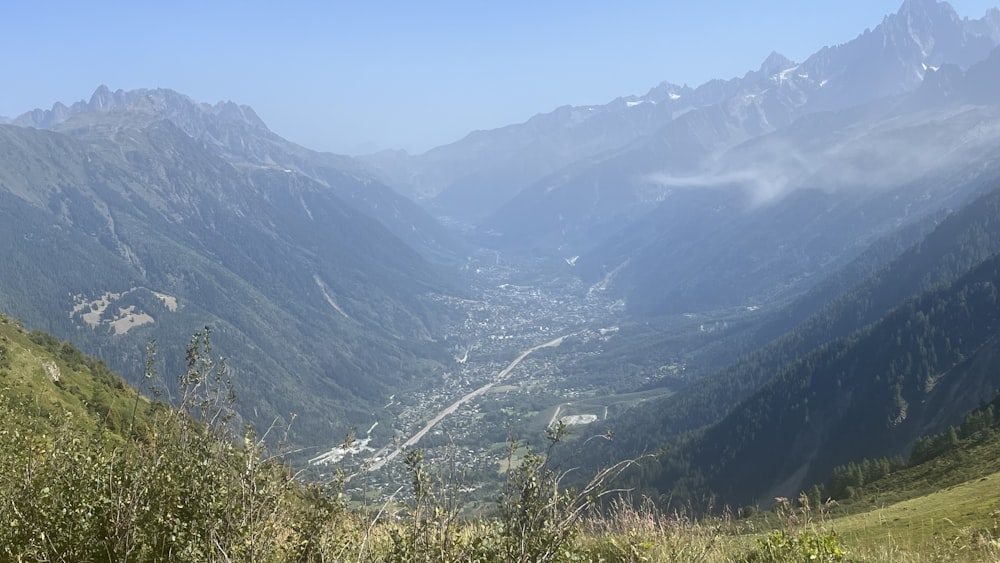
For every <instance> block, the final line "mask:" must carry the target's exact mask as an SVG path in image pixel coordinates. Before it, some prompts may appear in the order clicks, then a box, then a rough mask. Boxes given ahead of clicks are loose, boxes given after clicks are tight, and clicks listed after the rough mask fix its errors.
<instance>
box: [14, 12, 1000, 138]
mask: <svg viewBox="0 0 1000 563" xmlns="http://www.w3.org/2000/svg"><path fill="white" fill-rule="evenodd" d="M901 1H902V0H812V1H810V2H792V1H787V0H786V1H777V0H754V1H747V0H739V1H735V0H733V1H729V0H727V1H704V2H693V1H687V0H685V1H677V0H673V1H652V0H649V1H647V0H636V1H633V2H609V1H607V0H604V1H596V0H594V1H592V0H575V1H570V0H564V1H544V0H543V1H531V2H528V1H522V0H509V1H507V2H480V1H476V0H465V1H454V2H444V1H434V0H427V1H414V2H410V1H403V0H400V1H398V2H385V1H378V0H375V1H355V2H347V1H335V0H327V1H287V2H276V1H256V0H245V1H241V2H236V1H228V0H208V1H204V2H191V1H188V0H172V1H163V2H153V1H145V0H139V1H133V2H123V1H122V2H102V1H92V2H77V1H64V2H54V1H51V2H43V1H39V2H33V1H32V2H28V1H23V2H5V3H4V4H3V6H2V7H0V22H2V23H0V52H2V53H3V65H2V67H0V68H2V72H3V80H4V87H3V89H2V91H0V115H7V116H13V115H16V114H19V113H21V112H23V111H26V110H28V109H32V108H35V107H45V108H48V107H50V106H51V105H52V103H53V102H55V101H63V102H66V103H69V102H73V101H76V100H79V99H81V98H89V96H90V94H91V93H92V92H93V90H94V89H95V88H96V87H97V86H98V85H100V84H107V85H108V86H109V87H111V88H112V89H118V88H125V89H131V88H142V87H167V88H173V89H175V90H178V91H180V92H182V93H185V94H187V95H189V96H191V97H192V98H194V99H196V100H198V101H206V102H215V101H219V100H233V101H236V102H239V103H244V104H249V105H251V106H253V107H254V109H256V110H257V113H258V114H260V116H261V117H262V118H263V119H264V120H265V121H266V122H267V123H268V124H269V125H270V127H271V128H272V129H273V130H275V131H276V132H277V133H279V134H281V135H283V136H285V137H287V138H289V139H291V140H293V141H296V142H299V143H301V144H304V145H306V146H309V147H312V148H317V149H322V150H334V151H339V152H350V151H352V150H355V149H358V148H365V146H366V145H367V146H368V147H371V146H377V147H380V148H406V149H408V150H410V151H411V152H419V151H422V150H425V149H427V148H430V147H432V146H435V145H438V144H442V143H446V142H450V141H453V140H456V139H458V138H460V137H462V136H463V135H465V134H466V133H468V132H469V131H471V130H474V129H488V128H492V127H498V126H502V125H505V124H509V123H515V122H521V121H524V120H526V119H527V118H529V117H530V116H532V115H534V114H535V113H540V112H546V111H550V110H552V109H554V108H556V107H558V106H560V105H565V104H574V105H578V104H599V103H605V102H608V101H610V100H612V99H614V98H616V97H618V96H626V95H631V94H642V93H645V92H646V91H647V90H648V89H649V88H650V87H652V86H654V85H656V84H658V83H659V82H661V81H664V80H668V81H670V82H675V83H679V84H684V83H687V84H690V85H692V86H695V85H698V84H700V83H702V82H704V81H706V80H708V79H711V78H729V77H732V76H736V75H742V74H743V73H744V72H746V71H747V70H751V69H756V68H757V67H758V66H759V65H760V62H761V61H762V60H763V59H764V58H765V57H766V56H767V55H768V54H769V53H770V52H771V51H772V50H774V51H778V52H780V53H782V54H784V55H785V56H787V57H790V58H792V59H794V60H797V61H801V60H803V59H804V58H805V57H807V56H808V55H809V54H811V53H812V52H814V51H816V50H817V49H819V48H820V47H822V46H824V45H831V44H838V43H843V42H846V41H848V40H850V39H853V38H854V37H855V36H857V35H858V34H859V33H861V32H862V31H863V30H864V29H865V28H866V27H875V26H876V25H877V24H878V23H879V22H881V21H882V17H883V16H884V15H885V14H887V13H890V12H895V11H896V10H897V9H898V8H899V5H900V3H901ZM951 4H952V6H954V7H955V9H956V11H957V12H958V13H959V15H961V16H968V17H973V18H978V17H980V16H982V14H983V13H985V12H986V10H987V9H988V8H989V7H991V6H994V5H996V4H997V0H954V1H953V2H951Z"/></svg>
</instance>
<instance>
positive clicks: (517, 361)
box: [352, 334, 572, 477]
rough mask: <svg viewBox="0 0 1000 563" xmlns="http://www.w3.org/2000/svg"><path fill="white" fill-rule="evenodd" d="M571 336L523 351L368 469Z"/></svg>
mask: <svg viewBox="0 0 1000 563" xmlns="http://www.w3.org/2000/svg"><path fill="white" fill-rule="evenodd" d="M569 336H572V335H571V334H567V335H565V336H560V337H559V338H554V339H552V340H550V341H548V342H546V343H545V344H539V345H538V346H535V347H533V348H528V349H527V350H525V351H524V352H521V355H520V356H518V357H517V358H515V359H514V361H513V362H511V363H510V364H508V365H507V367H505V368H504V369H503V370H502V371H500V373H498V374H497V375H496V377H494V378H493V381H491V382H489V383H487V384H486V385H483V386H482V387H480V388H478V389H476V390H474V391H471V392H469V393H468V394H466V395H464V396H463V397H462V398H461V399H459V400H457V401H455V402H454V403H452V404H450V405H448V406H447V407H445V408H444V410H442V411H441V412H439V413H438V414H437V416H435V417H434V418H432V419H431V420H430V421H429V422H428V423H427V424H426V425H425V426H424V427H423V428H422V429H420V430H419V431H418V432H417V433H416V434H414V435H413V436H410V439H408V440H407V441H405V442H403V445H402V446H400V447H398V448H396V449H395V450H393V451H392V452H391V453H390V454H389V455H387V456H385V457H383V458H381V459H379V460H378V461H376V462H375V463H373V464H372V465H371V466H370V467H369V468H368V471H375V470H378V469H380V468H381V467H382V466H383V465H385V464H387V463H389V462H390V461H392V460H393V459H395V458H396V456H398V455H399V454H400V452H402V451H403V450H405V449H406V448H409V447H411V446H413V445H415V444H416V443H417V442H419V441H420V439H421V438H423V437H424V435H425V434H427V433H428V432H430V430H431V429H432V428H434V426H435V425H437V423H439V422H441V421H442V420H444V417H446V416H448V415H449V414H452V413H454V412H455V411H457V410H458V408H459V407H461V406H462V405H464V404H465V403H468V402H469V401H471V400H472V399H475V398H476V397H479V396H481V395H483V394H485V393H486V392H487V391H489V390H490V388H491V387H493V386H494V385H496V384H497V383H500V382H501V381H503V380H504V379H507V377H508V376H509V375H510V372H512V371H514V368H516V367H517V365H518V364H520V363H521V362H522V361H523V360H524V359H525V358H527V357H528V356H530V355H531V354H533V353H534V352H536V351H538V350H541V349H542V348H555V347H556V346H559V345H560V344H562V343H563V340H565V339H566V338H567V337H569ZM352 477H353V475H352Z"/></svg>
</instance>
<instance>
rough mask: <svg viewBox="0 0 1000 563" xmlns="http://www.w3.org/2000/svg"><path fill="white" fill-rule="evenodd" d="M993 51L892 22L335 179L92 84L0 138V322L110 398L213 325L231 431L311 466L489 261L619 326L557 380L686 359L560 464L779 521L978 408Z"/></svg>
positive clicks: (406, 370) (454, 320)
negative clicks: (227, 385)
mask: <svg viewBox="0 0 1000 563" xmlns="http://www.w3.org/2000/svg"><path fill="white" fill-rule="evenodd" d="M998 46H1000V10H997V9H993V10H991V11H989V12H987V13H986V15H985V16H983V17H982V18H980V19H974V20H972V19H967V18H961V17H959V16H958V15H957V14H956V12H955V11H954V9H952V8H951V6H950V5H948V4H947V3H944V2H937V1H935V0H906V1H905V2H903V4H902V6H901V8H900V9H899V11H898V12H896V13H894V14H890V15H888V16H886V17H885V18H884V19H883V20H882V22H881V23H880V24H879V25H877V26H875V27H874V28H872V29H870V30H866V31H864V32H863V33H862V34H860V35H858V36H857V37H856V38H855V39H853V40H851V41H849V42H847V43H844V44H842V45H838V46H832V47H827V48H824V49H822V50H820V51H818V52H817V53H815V54H813V55H812V56H810V57H808V58H807V59H806V60H805V61H803V62H800V63H799V62H795V61H792V60H789V59H787V58H786V57H784V56H782V55H780V54H777V53H773V54H771V55H770V56H768V57H767V59H766V60H765V61H764V62H763V63H762V64H761V65H760V67H759V68H758V69H756V70H752V71H750V72H747V73H746V74H745V75H744V76H742V77H736V78H731V79H728V80H721V79H720V80H713V81H710V82H707V83H705V84H703V85H701V86H698V87H689V86H687V85H684V86H678V85H675V84H671V83H668V82H664V83H661V84H660V85H658V86H656V87H654V88H652V89H651V90H650V91H649V92H648V93H646V94H645V95H642V96H626V97H621V98H618V99H616V100H614V101H612V102H610V103H608V104H605V105H602V106H585V107H570V106H566V107H561V108H558V109H556V110H554V111H552V112H550V113H547V114H542V115H537V116H535V117H533V118H531V119H529V120H528V121H526V122H525V123H521V124H515V125H510V126H507V127H504V128H500V129H496V130H491V131H477V132H473V133H470V134H469V135H468V136H467V137H465V138H463V139H461V140H459V141H456V142H454V143H451V144H448V145H445V146H442V147H438V148H435V149H432V150H430V151H428V152H426V153H424V154H421V155H409V154H406V153H402V152H383V153H377V154H373V155H367V156H364V157H360V158H358V159H352V158H349V157H344V156H339V155H332V154H327V153H320V152H316V151H311V150H309V149H306V148H304V147H301V146H298V145H296V144H294V143H291V142H289V141H287V140H285V139H283V138H281V137H280V136H278V135H276V134H275V133H273V132H272V131H270V130H269V129H268V128H267V126H266V125H265V124H264V123H263V121H262V120H261V119H260V118H259V117H258V116H257V115H256V113H255V112H254V111H253V110H252V109H251V108H249V107H247V106H241V105H238V104H235V103H232V102H222V103H218V104H215V105H211V104H204V103H198V102H195V101H193V100H191V99H190V98H188V97H186V96H184V95H183V94H180V93H177V92H174V91H171V90H166V89H155V90H133V91H122V90H118V91H112V90H111V89H109V88H107V87H104V86H102V87H100V88H98V89H97V91H95V92H94V94H93V95H92V96H91V97H90V99H89V100H87V101H79V102H76V103H73V104H70V105H65V104H62V103H57V104H55V105H54V106H52V108H51V109H48V110H34V111H30V112H27V113H25V114H22V115H20V116H17V117H14V118H11V119H4V120H0V121H2V122H5V124H2V125H0V255H2V256H3V258H4V260H3V262H2V263H0V310H3V311H5V312H6V313H9V314H11V315H14V316H16V317H19V318H22V319H24V321H25V322H26V323H27V324H28V325H30V326H31V327H38V328H43V329H45V330H48V331H50V332H52V333H54V334H56V335H57V336H59V337H62V338H66V339H70V340H72V341H74V342H75V343H77V344H78V345H79V346H80V347H81V348H82V349H84V350H85V351H87V352H91V353H93V354H95V355H97V356H98V357H101V358H103V359H104V360H105V361H106V362H107V363H108V364H109V365H110V367H111V368H113V369H114V370H116V371H118V372H120V373H133V374H134V373H141V372H142V369H141V366H142V365H143V357H142V350H143V349H144V348H145V342H146V341H148V340H150V339H152V338H155V339H156V340H158V341H159V342H161V343H165V344H163V347H164V350H163V351H164V353H163V354H162V355H163V357H166V358H168V365H167V366H165V367H166V369H165V370H164V371H165V372H167V373H179V372H183V367H184V366H183V364H182V360H181V357H182V354H181V353H180V345H181V344H182V343H183V342H184V341H185V339H186V336H187V335H189V334H190V332H191V331H192V328H194V327H200V326H203V325H211V326H212V327H213V328H214V330H213V338H214V340H215V342H216V344H217V347H218V349H219V350H221V351H225V352H227V353H231V354H233V358H232V360H231V364H230V367H231V368H232V370H233V373H234V374H235V375H236V376H237V382H238V391H239V392H240V395H239V400H240V404H239V407H240V408H239V411H240V413H241V414H242V416H244V417H245V418H247V419H248V420H256V421H258V422H263V423H265V424H269V423H270V422H271V421H276V424H282V425H284V424H290V423H291V420H292V419H293V418H296V419H297V421H296V423H295V424H296V425H297V431H298V433H299V436H300V438H299V439H300V441H302V442H307V443H313V444H316V443H330V442H331V440H333V441H336V439H337V438H338V437H339V436H341V435H342V433H343V432H344V431H345V430H346V429H347V428H350V427H352V426H358V427H360V426H361V425H370V424H371V423H372V422H374V421H376V420H379V419H380V418H382V419H387V418H390V416H391V415H390V414H389V413H388V412H387V411H386V410H385V408H386V407H383V406H382V405H384V404H386V403H387V402H390V401H389V397H390V396H392V395H393V394H396V393H405V392H409V391H414V390H427V389H430V388H433V385H435V384H436V383H438V382H439V380H440V378H441V375H442V373H443V372H444V370H445V366H446V365H449V364H450V363H451V362H453V361H454V358H452V352H453V350H451V349H450V348H449V347H450V346H453V345H454V344H452V343H448V342H446V341H445V337H446V336H447V335H449V334H454V329H455V327H456V326H461V325H460V324H459V323H460V322H463V321H468V319H469V318H471V317H472V316H471V314H470V313H469V312H468V311H463V310H460V308H458V307H457V306H456V305H455V303H458V302H461V301H462V299H461V298H465V297H469V296H473V297H476V298H481V299H482V301H483V302H488V301H489V299H491V298H494V294H489V296H487V297H484V296H483V295H481V294H480V295H475V292H476V291H482V284H480V285H479V286H477V285H475V284H473V283H469V279H470V278H469V276H467V275H466V274H464V273H460V272H461V271H464V270H465V268H463V266H465V265H467V264H468V258H467V256H468V255H469V254H470V253H472V252H476V251H479V250H481V249H489V250H491V251H493V252H495V255H496V263H497V264H499V263H500V262H501V257H513V258H514V260H512V261H511V263H516V264H532V265H533V267H537V268H538V269H540V270H542V271H541V272H529V273H528V274H526V275H525V276H524V277H525V278H526V279H530V278H532V276H535V277H537V276H545V277H548V278H558V279H562V278H575V279H578V280H582V281H583V282H584V284H585V286H584V287H589V288H590V296H594V295H600V296H601V298H602V299H605V300H606V302H607V303H612V304H613V305H609V306H608V307H607V311H608V312H609V313H608V314H609V316H610V320H611V321H612V322H614V323H620V324H622V325H624V326H625V327H626V329H627V330H623V331H622V332H621V334H620V335H618V333H617V328H616V329H615V330H613V331H611V332H610V334H613V335H617V336H608V337H607V338H606V339H605V340H602V342H604V343H603V344H601V347H602V348H601V350H599V351H591V350H588V353H587V354H580V355H579V356H580V357H579V358H573V359H571V360H566V361H567V362H571V363H572V366H573V370H577V371H580V372H583V373H585V374H586V375H585V376H581V377H580V378H579V379H581V380H582V379H588V380H596V379H599V378H600V377H601V376H602V375H604V374H605V372H604V371H602V370H603V369H604V366H606V362H607V361H608V360H607V358H608V357H611V358H621V357H625V356H628V358H629V367H628V368H626V367H625V366H624V365H622V363H621V362H617V363H618V364H619V365H616V366H615V369H616V370H617V371H618V372H625V371H628V369H631V366H632V365H635V366H638V367H637V369H636V371H637V372H642V373H660V372H661V371H662V370H661V368H663V367H664V365H665V362H664V360H663V359H664V358H665V357H670V358H673V359H677V360H678V361H676V362H674V364H676V365H682V364H684V362H685V361H690V363H691V369H690V371H689V372H687V374H684V373H681V374H679V375H678V374H677V370H674V372H673V376H672V377H671V378H669V381H667V380H666V378H665V379H664V380H659V381H658V380H655V379H656V378H653V379H654V380H653V381H652V382H650V380H649V378H645V379H643V378H640V377H638V375H637V374H636V373H628V374H624V375H623V379H624V380H626V381H625V382H624V383H620V384H616V385H617V387H616V388H624V389H626V390H629V391H648V390H650V389H654V390H655V389H657V388H658V386H659V387H661V388H664V389H668V390H669V392H668V393H664V394H665V395H670V396H667V397H662V398H659V399H656V400H649V401H646V402H643V403H640V404H638V405H637V406H634V407H633V408H631V409H630V410H623V411H621V412H618V411H614V412H612V414H611V416H610V418H609V420H607V421H604V422H603V423H602V424H603V425H604V426H603V429H615V428H617V429H618V430H619V432H618V435H619V436H626V438H624V439H619V440H617V441H613V442H608V443H606V444H605V443H601V444H600V445H598V446H595V445H593V444H591V445H588V447H587V448H586V451H582V452H579V451H578V452H577V453H579V459H581V460H587V462H588V463H594V464H595V465H597V464H601V463H606V462H608V461H613V460H617V459H621V458H624V457H629V456H634V455H637V454H639V453H641V452H643V451H657V450H658V449H660V448H664V447H666V449H665V450H661V451H660V454H659V455H657V457H656V460H655V462H654V463H652V464H650V465H649V466H648V467H647V468H645V469H644V470H643V472H644V473H643V477H642V479H641V483H640V488H641V489H642V490H643V491H644V492H648V493H650V494H651V495H653V496H657V495H660V496H661V498H669V497H671V496H672V495H677V498H688V499H693V498H695V497H697V496H698V495H702V494H704V495H711V494H717V495H720V497H721V498H722V499H723V500H725V501H726V502H740V503H746V502H755V501H760V500H761V499H766V498H767V497H768V496H769V495H781V494H785V495H794V494H795V493H796V492H797V491H796V489H799V488H803V487H807V486H808V485H810V484H811V483H814V482H817V481H822V480H823V479H825V478H826V477H828V476H829V474H830V473H831V472H832V471H833V468H834V467H836V466H838V465H841V464H843V463H848V462H851V461H854V460H855V458H858V457H863V456H880V455H890V454H898V453H905V452H906V450H907V449H908V448H909V447H910V446H911V445H912V444H913V443H914V441H915V440H916V439H917V438H918V437H919V436H921V435H923V434H926V433H933V432H940V431H942V430H944V429H945V428H946V427H947V425H949V424H954V423H956V421H958V420H960V419H961V417H962V416H963V415H964V413H965V412H967V411H968V410H969V409H971V408H972V407H974V406H975V405H976V404H978V403H979V402H981V401H988V400H992V399H993V397H994V396H995V394H996V392H997V389H1000V381H998V380H997V379H996V377H995V376H994V375H992V374H994V373H1000V372H998V371H997V370H996V369H995V368H996V367H1000V366H998V365H997V361H996V359H995V358H996V357H998V356H997V353H996V352H997V350H996V342H994V340H995V338H994V334H993V333H994V332H995V331H994V327H995V325H996V320H997V319H996V318H995V315H994V314H993V311H994V309H995V305H996V303H995V301H996V287H997V284H1000V280H998V279H997V275H998V274H997V260H998V259H997V256H998V255H1000V242H998V241H1000V234H998V233H1000V231H998V230H997V222H996V217H998V216H1000V212H998V209H1000V208H998V201H1000V196H998V193H1000V192H998V191H997V189H998V186H1000V163H998V162H997V161H996V159H995V155H996V154H998V151H1000V94H998V92H1000V47H998ZM445 225H447V227H446V226H445ZM539 264H541V266H539ZM470 275H471V274H470ZM618 304H623V306H621V307H619V306H618ZM718 318H721V319H725V321H726V322H723V323H721V325H720V326H721V327H722V328H720V329H719V330H717V331H716V330H706V329H705V328H704V327H705V325H704V324H702V325H701V326H700V327H699V328H698V329H697V330H694V331H693V332H694V333H693V334H692V333H688V332H685V333H684V335H683V337H682V338H671V337H665V336H661V335H663V334H666V333H668V332H671V331H672V332H673V333H675V334H676V333H678V332H684V331H686V330H687V327H689V326H698V324H699V322H698V319H718ZM608 320H609V319H607V318H601V319H584V320H581V323H582V324H584V325H586V324H587V323H596V322H598V321H600V322H606V321H608ZM729 320H733V325H732V326H730V325H729V324H728V321H729ZM663 327H666V329H664V328H663ZM678 327H680V328H678ZM589 328H592V327H589ZM661 329H663V330H662V331H661ZM601 334H602V335H604V332H603V331H602V332H601ZM637 343H641V345H638V344H637ZM637 350H641V351H642V352H641V353H639V352H636V351H637ZM549 352H550V353H551V354H553V356H552V357H555V355H556V354H557V353H558V352H557V351H549ZM709 355H712V356H713V357H711V358H709V357H708V356H709ZM170 358H172V359H170ZM467 359H468V354H466V360H467ZM461 361H463V362H464V361H465V360H461ZM600 362H605V364H601V363H600ZM553 369H555V368H553ZM567 371H570V370H567ZM629 378H631V379H629ZM640 379H641V381H640ZM466 383H468V382H466ZM629 385H631V386H632V387H631V388H629ZM171 390H172V385H171V384H170V383H169V382H168V383H167V385H166V391H167V392H168V393H170V392H171ZM552 400H555V399H552ZM609 410H610V409H609ZM557 412H558V409H557ZM292 413H295V416H293V415H292ZM852 436H863V437H864V439H863V440H854V439H853V438H851V437H852ZM852 440H853V441H852ZM745 467H752V468H753V469H752V470H746V471H744V470H743V469H744V468H745Z"/></svg>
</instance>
